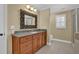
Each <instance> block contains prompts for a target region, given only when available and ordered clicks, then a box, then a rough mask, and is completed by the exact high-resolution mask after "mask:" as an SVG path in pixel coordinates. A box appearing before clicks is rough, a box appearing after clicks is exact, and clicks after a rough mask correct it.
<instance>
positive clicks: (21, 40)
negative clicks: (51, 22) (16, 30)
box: [20, 36, 32, 43]
mask: <svg viewBox="0 0 79 59" xmlns="http://www.w3.org/2000/svg"><path fill="white" fill-rule="evenodd" d="M31 40H32V36H26V37H22V38H21V39H20V43H25V42H27V41H31Z"/></svg>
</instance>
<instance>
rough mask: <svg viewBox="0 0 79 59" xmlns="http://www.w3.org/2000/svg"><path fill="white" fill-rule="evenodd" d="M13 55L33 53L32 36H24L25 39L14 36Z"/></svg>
mask: <svg viewBox="0 0 79 59" xmlns="http://www.w3.org/2000/svg"><path fill="white" fill-rule="evenodd" d="M12 53H13V54H21V53H22V54H29V53H32V36H24V37H16V36H12Z"/></svg>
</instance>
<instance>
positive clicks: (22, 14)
mask: <svg viewBox="0 0 79 59" xmlns="http://www.w3.org/2000/svg"><path fill="white" fill-rule="evenodd" d="M24 15H28V16H32V17H35V25H25V24H24ZM31 28H37V15H35V14H32V13H29V12H27V11H25V10H22V9H20V29H31Z"/></svg>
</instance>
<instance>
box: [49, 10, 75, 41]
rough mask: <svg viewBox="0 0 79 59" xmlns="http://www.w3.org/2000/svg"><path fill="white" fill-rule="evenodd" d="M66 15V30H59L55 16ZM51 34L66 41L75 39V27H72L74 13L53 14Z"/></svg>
mask: <svg viewBox="0 0 79 59" xmlns="http://www.w3.org/2000/svg"><path fill="white" fill-rule="evenodd" d="M64 14H65V15H66V29H65V30H64V29H61V30H58V29H56V24H55V16H56V15H64ZM51 19H52V20H51V27H50V28H51V30H50V31H51V33H52V35H53V36H54V38H56V39H62V40H66V41H72V39H73V26H72V12H71V11H66V12H61V13H58V14H54V13H52V16H51Z"/></svg>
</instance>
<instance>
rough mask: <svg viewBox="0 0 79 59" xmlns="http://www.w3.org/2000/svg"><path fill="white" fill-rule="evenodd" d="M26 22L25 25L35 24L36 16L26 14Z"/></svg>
mask: <svg viewBox="0 0 79 59" xmlns="http://www.w3.org/2000/svg"><path fill="white" fill-rule="evenodd" d="M24 24H25V25H35V17H32V16H29V15H24Z"/></svg>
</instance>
